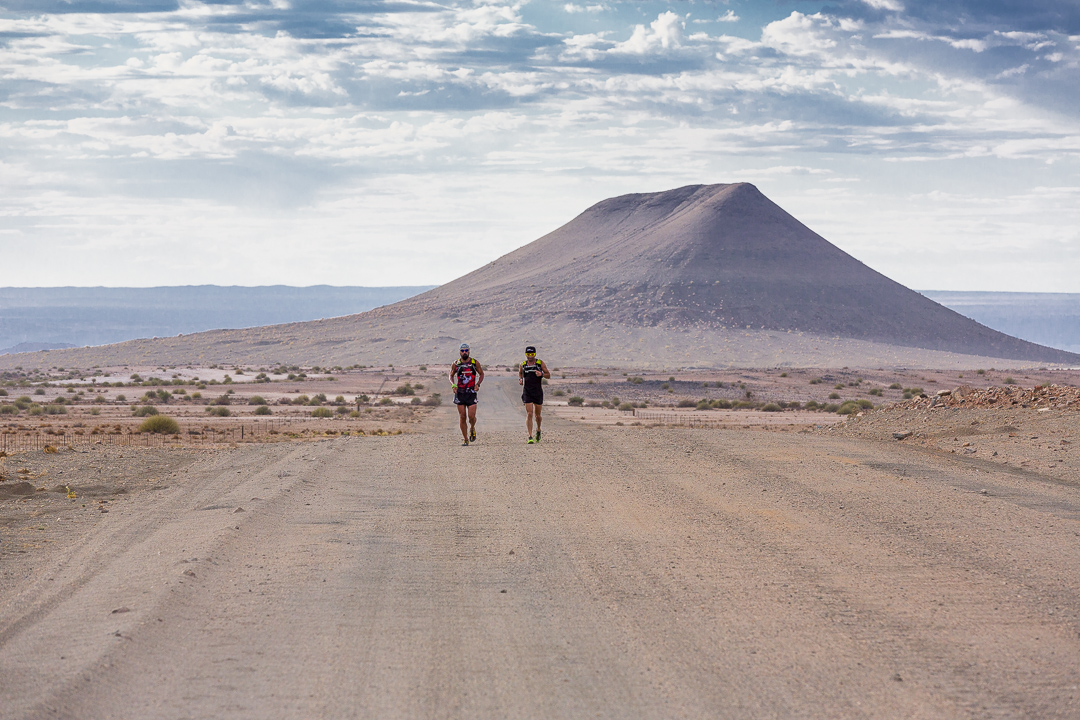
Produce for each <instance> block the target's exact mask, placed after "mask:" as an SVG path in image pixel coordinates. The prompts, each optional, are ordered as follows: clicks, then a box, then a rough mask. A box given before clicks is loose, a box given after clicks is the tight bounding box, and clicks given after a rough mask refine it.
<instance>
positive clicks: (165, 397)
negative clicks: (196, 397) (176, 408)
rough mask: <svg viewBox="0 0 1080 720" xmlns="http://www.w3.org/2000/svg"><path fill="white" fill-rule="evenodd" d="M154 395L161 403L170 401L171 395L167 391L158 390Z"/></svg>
mask: <svg viewBox="0 0 1080 720" xmlns="http://www.w3.org/2000/svg"><path fill="white" fill-rule="evenodd" d="M154 394H155V395H157V397H158V400H160V401H161V402H169V401H170V400H172V393H171V392H169V391H168V390H158V391H157V392H156V393H154Z"/></svg>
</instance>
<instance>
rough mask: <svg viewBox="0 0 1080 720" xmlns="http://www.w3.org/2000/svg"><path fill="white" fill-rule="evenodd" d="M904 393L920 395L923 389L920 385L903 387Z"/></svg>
mask: <svg viewBox="0 0 1080 720" xmlns="http://www.w3.org/2000/svg"><path fill="white" fill-rule="evenodd" d="M904 393H905V394H911V395H922V394H923V389H922V388H921V387H909V388H904Z"/></svg>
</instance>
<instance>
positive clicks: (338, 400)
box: [334, 395, 345, 405]
mask: <svg viewBox="0 0 1080 720" xmlns="http://www.w3.org/2000/svg"><path fill="white" fill-rule="evenodd" d="M334 404H335V405H344V404H345V396H344V395H338V396H337V397H336V398H334Z"/></svg>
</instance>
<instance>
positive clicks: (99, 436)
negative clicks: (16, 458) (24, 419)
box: [0, 418, 291, 453]
mask: <svg viewBox="0 0 1080 720" xmlns="http://www.w3.org/2000/svg"><path fill="white" fill-rule="evenodd" d="M289 425H291V420H290V419H289V418H273V419H269V420H255V421H250V422H244V423H239V424H237V425H231V426H225V427H214V426H208V425H205V424H200V425H194V424H192V425H187V426H185V425H183V424H181V426H180V433H179V434H176V435H166V434H161V433H140V432H136V431H135V430H134V429H133V428H132V429H127V430H121V431H90V432H82V433H80V432H77V431H54V432H51V433H50V432H34V433H26V432H13V431H8V432H3V433H0V452H6V453H16V452H26V451H32V450H44V449H45V448H46V447H48V446H50V445H51V446H52V447H56V448H60V447H73V448H74V447H147V448H150V447H154V448H160V447H190V446H193V445H194V446H199V445H220V444H229V443H235V442H256V441H258V440H260V439H266V438H268V437H270V436H272V435H276V434H278V433H279V432H281V430H282V428H284V427H287V426H289Z"/></svg>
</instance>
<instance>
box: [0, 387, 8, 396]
mask: <svg viewBox="0 0 1080 720" xmlns="http://www.w3.org/2000/svg"><path fill="white" fill-rule="evenodd" d="M0 397H7V390H5V389H4V388H0Z"/></svg>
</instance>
